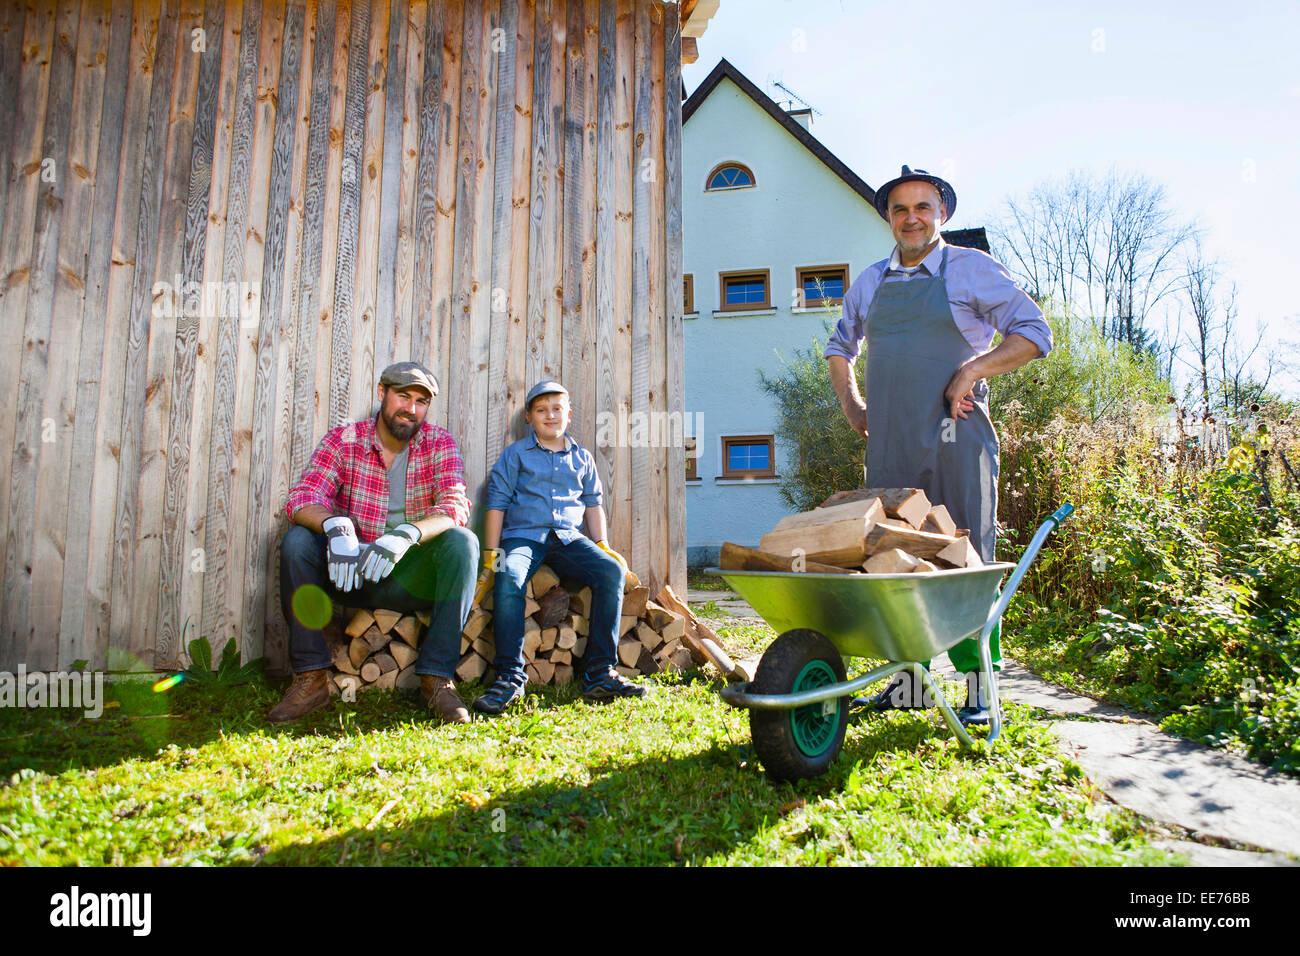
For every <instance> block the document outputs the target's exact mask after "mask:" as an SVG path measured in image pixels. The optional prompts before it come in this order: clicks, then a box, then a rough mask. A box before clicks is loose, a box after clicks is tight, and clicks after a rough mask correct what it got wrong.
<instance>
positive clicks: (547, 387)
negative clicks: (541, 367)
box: [524, 382, 569, 408]
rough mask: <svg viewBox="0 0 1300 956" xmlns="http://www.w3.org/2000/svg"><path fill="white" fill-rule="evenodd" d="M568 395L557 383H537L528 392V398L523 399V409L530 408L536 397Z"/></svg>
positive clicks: (567, 391)
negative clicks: (557, 394)
mask: <svg viewBox="0 0 1300 956" xmlns="http://www.w3.org/2000/svg"><path fill="white" fill-rule="evenodd" d="M556 393H559V394H560V395H568V394H569V390H568V389H567V388H565V387H564V386H563V385H561V384H560V383H559V382H538V383H537V384H536V385H534V386H533V387H532V388H530V389H529V390H528V397H527V398H525V399H524V408H531V407H532V404H533V399H534V398H536V397H537V396H538V395H554V394H556Z"/></svg>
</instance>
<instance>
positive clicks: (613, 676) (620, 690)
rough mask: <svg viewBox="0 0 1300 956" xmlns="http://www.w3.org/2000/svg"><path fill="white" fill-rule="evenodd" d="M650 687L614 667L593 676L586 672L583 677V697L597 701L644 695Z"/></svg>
mask: <svg viewBox="0 0 1300 956" xmlns="http://www.w3.org/2000/svg"><path fill="white" fill-rule="evenodd" d="M647 693H649V688H648V687H645V686H644V685H642V684H634V683H632V682H631V681H630V680H628V679H627V678H626V677H624V676H623V675H622V674H620V673H619V672H618V671H616V670H614V668H612V667H611V668H609V669H608V670H607V671H605V673H603V674H598V675H597V676H595V677H592V676H591V675H590V674H584V675H583V678H582V699H583V700H589V701H593V702H596V703H605V702H607V701H611V700H614V699H616V698H618V697H644V696H645V695H646V694H647Z"/></svg>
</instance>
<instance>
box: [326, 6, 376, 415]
mask: <svg viewBox="0 0 1300 956" xmlns="http://www.w3.org/2000/svg"><path fill="white" fill-rule="evenodd" d="M350 34H351V35H350V40H349V44H348V88H347V105H346V107H345V110H344V121H343V173H342V178H341V180H340V184H341V185H340V192H339V228H338V252H337V258H336V260H335V272H334V354H333V360H332V362H331V375H332V381H331V383H330V420H329V424H330V427H331V428H333V427H335V426H337V425H342V424H343V423H344V422H347V421H349V420H350V419H352V418H353V417H355V416H354V414H353V413H354V411H360V409H353V408H352V402H353V397H354V396H353V391H352V362H353V358H354V351H353V332H354V329H355V303H356V277H357V242H358V232H359V230H360V219H361V176H362V170H363V166H362V164H363V161H364V157H363V155H362V150H363V148H364V146H365V132H366V130H365V123H366V77H367V70H366V58H367V56H368V55H369V52H370V4H369V0H356V2H355V3H354V4H353V6H352V27H351V31H350Z"/></svg>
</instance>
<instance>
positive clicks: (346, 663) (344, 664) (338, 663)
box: [330, 641, 370, 674]
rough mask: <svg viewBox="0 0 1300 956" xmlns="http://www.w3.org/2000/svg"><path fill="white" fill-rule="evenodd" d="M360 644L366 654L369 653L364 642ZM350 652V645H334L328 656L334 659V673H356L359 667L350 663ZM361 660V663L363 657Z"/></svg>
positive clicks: (368, 648)
mask: <svg viewBox="0 0 1300 956" xmlns="http://www.w3.org/2000/svg"><path fill="white" fill-rule="evenodd" d="M361 644H362V646H363V647H364V648H365V650H366V653H369V652H370V645H368V644H366V642H365V641H362V642H361ZM350 651H351V645H350V644H338V645H335V647H334V650H333V652H332V653H331V654H330V656H331V657H332V658H333V659H334V669H335V670H336V671H339V672H340V673H343V674H355V673H356V672H357V668H358V667H360V666H361V665H359V664H354V663H352V655H351V653H350ZM361 659H362V660H363V661H364V660H365V657H364V655H363V656H362V658H361Z"/></svg>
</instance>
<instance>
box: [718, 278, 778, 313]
mask: <svg viewBox="0 0 1300 956" xmlns="http://www.w3.org/2000/svg"><path fill="white" fill-rule="evenodd" d="M758 278H761V279H762V280H763V301H762V302H736V303H734V304H732V303H728V302H727V280H728V279H758ZM770 308H772V270H771V269H735V270H732V271H730V272H719V273H718V311H719V312H753V311H757V310H758V309H770Z"/></svg>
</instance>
